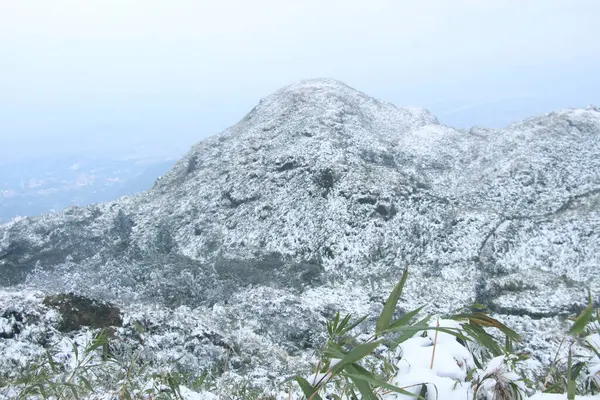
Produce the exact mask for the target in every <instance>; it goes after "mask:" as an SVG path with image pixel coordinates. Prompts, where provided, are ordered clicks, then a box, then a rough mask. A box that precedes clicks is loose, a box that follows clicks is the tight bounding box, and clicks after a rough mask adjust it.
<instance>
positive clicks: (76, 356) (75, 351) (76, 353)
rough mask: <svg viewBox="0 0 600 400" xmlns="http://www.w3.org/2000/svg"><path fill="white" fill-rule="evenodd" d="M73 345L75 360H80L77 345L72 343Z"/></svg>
mask: <svg viewBox="0 0 600 400" xmlns="http://www.w3.org/2000/svg"><path fill="white" fill-rule="evenodd" d="M71 345H72V346H73V353H75V359H76V360H79V350H78V349H77V343H75V342H72V343H71Z"/></svg>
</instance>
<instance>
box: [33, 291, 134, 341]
mask: <svg viewBox="0 0 600 400" xmlns="http://www.w3.org/2000/svg"><path fill="white" fill-rule="evenodd" d="M43 304H44V305H45V306H48V307H52V308H55V309H57V310H58V312H59V314H60V317H61V318H60V323H59V326H58V330H59V331H61V332H71V331H77V330H79V329H81V328H82V327H84V326H87V327H90V328H107V327H111V326H112V327H114V326H121V325H122V324H123V319H122V318H121V312H120V311H119V309H118V308H117V307H115V306H113V305H112V304H109V303H106V302H104V301H99V300H93V299H89V298H87V297H83V296H78V295H76V294H73V293H67V294H58V295H54V296H47V297H46V298H44V301H43Z"/></svg>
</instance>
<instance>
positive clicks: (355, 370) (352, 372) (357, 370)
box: [344, 364, 419, 397]
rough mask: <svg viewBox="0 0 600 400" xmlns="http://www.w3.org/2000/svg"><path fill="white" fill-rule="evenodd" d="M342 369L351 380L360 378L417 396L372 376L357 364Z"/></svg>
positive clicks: (394, 390)
mask: <svg viewBox="0 0 600 400" xmlns="http://www.w3.org/2000/svg"><path fill="white" fill-rule="evenodd" d="M344 370H345V371H346V372H345V373H344V375H346V376H348V377H349V378H351V379H353V380H362V381H365V382H367V383H370V384H371V385H373V386H375V387H382V388H384V389H387V390H391V391H392V392H396V393H400V394H402V395H405V396H410V397H419V396H418V395H416V394H414V393H411V392H409V391H408V390H404V389H402V388H399V387H398V386H394V385H391V384H389V383H387V382H386V381H384V380H382V379H379V378H377V377H376V376H374V375H373V374H371V373H370V372H369V371H367V370H366V369H364V368H362V367H361V366H359V365H355V364H354V365H348V366H346V368H345V369H344Z"/></svg>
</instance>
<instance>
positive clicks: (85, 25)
mask: <svg viewBox="0 0 600 400" xmlns="http://www.w3.org/2000/svg"><path fill="white" fill-rule="evenodd" d="M599 20H600V2H598V1H597V0H570V1H561V0H528V1H523V2H522V1H514V0H496V1H481V0H454V1H447V0H423V1H403V0H372V1H369V2H366V1H354V0H343V1H342V0H329V1H322V0H321V1H317V0H304V1H301V2H291V1H290V2H287V1H275V0H253V1H242V0H237V1H236V0H221V1H218V2H217V1H200V0H178V1H164V0H160V1H159V0H86V1H81V0H53V1H46V0H20V1H9V0H0V94H1V95H0V222H1V221H2V219H3V216H4V219H7V218H8V217H7V216H14V215H30V214H31V215H33V214H36V213H40V212H44V211H45V210H48V209H56V208H61V207H64V206H65V205H68V204H87V203H89V202H95V201H104V200H108V199H111V198H114V197H115V196H120V195H123V194H127V193H133V192H135V191H137V190H142V189H143V188H146V187H149V186H151V183H152V182H153V180H154V179H155V178H156V177H157V176H158V175H160V174H162V173H164V171H166V170H167V169H168V168H169V167H170V166H171V165H172V163H173V162H174V161H175V160H176V159H177V158H178V157H180V156H181V155H182V154H183V153H184V152H185V151H186V150H187V149H188V148H189V147H190V146H191V145H192V144H194V143H195V142H197V141H199V140H202V139H203V138H205V137H207V136H209V135H212V134H216V133H218V132H220V131H222V130H224V129H225V128H227V127H228V126H230V125H232V124H234V123H236V122H237V121H239V120H240V119H241V118H242V117H243V116H244V115H245V114H246V113H247V112H248V111H249V110H250V109H251V108H252V107H253V106H254V105H255V104H256V103H257V102H258V100H259V99H260V98H261V97H265V96H267V95H268V94H270V93H271V92H273V91H275V90H277V89H279V88H280V87H281V86H284V85H287V84H290V83H292V82H294V81H297V80H301V79H307V78H316V77H331V78H335V79H339V80H342V81H344V82H345V83H347V84H348V85H350V86H352V87H355V88H357V89H359V90H361V91H364V92H366V93H367V94H369V95H371V96H375V97H378V98H381V99H384V100H387V101H390V102H393V103H395V104H397V105H416V106H423V107H426V108H428V109H429V110H430V111H432V112H433V113H434V114H435V115H436V116H437V117H438V118H439V120H440V121H441V122H442V123H445V124H449V125H453V126H457V127H469V126H473V125H482V126H487V127H503V126H506V125H507V124H509V123H511V122H514V121H518V120H520V119H523V118H526V117H529V116H533V115H536V114H541V113H545V112H549V111H552V110H557V109H561V108H566V107H585V106H587V105H589V104H599V103H600V74H599V71H600V51H599V50H600V44H599V43H598V38H599V37H600V24H598V21H599ZM32 180H33V183H32ZM90 182H91V183H90ZM107 188H108V189H107ZM57 193H60V196H58V197H56V196H57ZM26 195H27V196H29V197H27V196H26ZM23 196H26V197H23ZM48 196H50V197H48ZM53 196H54V197H53ZM32 199H33V200H32ZM32 202H33V203H35V204H37V206H36V207H37V208H35V209H34V208H32V206H31V203H32ZM36 202H37V203H36ZM50 203H52V206H50ZM15 204H17V205H18V206H19V207H20V208H19V207H17V208H18V210H17V209H16V208H15V207H14V205H15ZM28 204H29V206H28ZM3 210H4V214H3ZM7 210H9V211H7Z"/></svg>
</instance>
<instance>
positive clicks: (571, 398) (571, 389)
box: [567, 348, 577, 400]
mask: <svg viewBox="0 0 600 400" xmlns="http://www.w3.org/2000/svg"><path fill="white" fill-rule="evenodd" d="M572 369H573V351H572V349H571V348H569V359H568V364H567V400H575V392H576V390H577V387H576V382H575V380H574V379H573V375H572V372H573V371H572Z"/></svg>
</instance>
